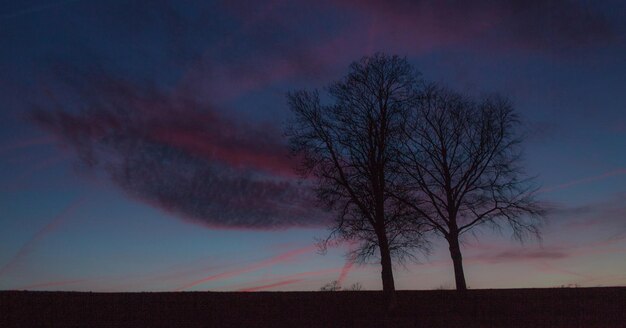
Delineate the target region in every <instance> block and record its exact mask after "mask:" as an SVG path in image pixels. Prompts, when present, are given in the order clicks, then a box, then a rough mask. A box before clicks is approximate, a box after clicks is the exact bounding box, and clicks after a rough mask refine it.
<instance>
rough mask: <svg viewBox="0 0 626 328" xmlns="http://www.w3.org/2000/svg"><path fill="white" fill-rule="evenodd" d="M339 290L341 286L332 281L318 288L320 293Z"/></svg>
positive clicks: (337, 282)
mask: <svg viewBox="0 0 626 328" xmlns="http://www.w3.org/2000/svg"><path fill="white" fill-rule="evenodd" d="M340 290H341V285H339V281H337V280H333V281H331V282H329V283H327V284H326V285H324V286H322V287H320V291H322V292H337V291H340Z"/></svg>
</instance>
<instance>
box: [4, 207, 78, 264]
mask: <svg viewBox="0 0 626 328" xmlns="http://www.w3.org/2000/svg"><path fill="white" fill-rule="evenodd" d="M83 202H84V200H83V199H79V200H77V201H74V202H72V203H71V204H70V205H68V206H67V207H66V208H65V209H64V210H63V211H61V213H59V214H58V215H57V216H55V217H54V218H53V219H52V220H51V221H50V222H48V224H46V225H45V226H44V227H43V228H41V229H40V230H39V231H37V233H35V235H33V236H32V237H31V238H30V239H29V240H28V241H26V242H25V243H24V244H23V245H22V247H20V249H19V250H18V251H17V253H16V254H15V255H13V257H12V258H11V259H10V260H9V261H8V262H7V263H5V264H4V265H3V266H2V267H1V268H0V276H2V275H3V274H6V273H7V272H9V271H11V270H13V268H14V267H15V266H16V265H17V264H19V263H20V262H21V261H22V260H23V259H24V258H25V257H27V256H28V255H29V254H30V253H32V252H33V250H35V247H36V246H37V244H39V242H41V241H42V240H43V239H44V238H45V237H46V236H47V235H49V234H50V233H52V232H54V231H56V230H57V229H58V228H59V227H60V226H61V225H63V223H65V222H66V221H67V220H68V219H69V218H70V216H71V214H72V213H73V212H74V211H75V210H76V208H78V207H79V206H81V205H82V203H83Z"/></svg>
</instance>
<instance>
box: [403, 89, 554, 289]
mask: <svg viewBox="0 0 626 328" xmlns="http://www.w3.org/2000/svg"><path fill="white" fill-rule="evenodd" d="M519 126H520V120H519V119H518V116H517V115H516V114H515V111H514V110H513V108H512V106H511V104H510V102H509V101H508V100H507V99H504V98H502V97H499V96H490V97H484V98H483V99H480V100H475V99H472V98H469V97H465V96H462V95H460V94H458V93H455V92H453V91H450V90H449V89H446V88H443V87H440V86H437V85H434V84H432V85H428V86H426V87H425V89H424V92H423V94H422V96H421V97H420V99H419V101H418V102H417V106H416V108H415V110H414V111H413V112H412V114H411V116H410V117H409V119H408V122H407V125H405V127H406V128H407V129H406V130H405V139H404V145H403V146H404V147H403V148H402V149H401V150H400V151H399V156H398V157H397V158H400V159H401V163H400V167H401V168H402V173H403V175H404V176H405V177H406V178H407V179H408V180H409V181H410V182H409V183H408V184H407V185H408V186H409V190H406V191H405V192H404V193H403V196H400V197H398V198H399V199H401V200H403V201H404V202H405V204H407V205H408V206H410V207H411V208H412V209H413V210H414V211H415V212H416V213H417V214H418V215H419V216H420V217H421V218H422V219H425V220H426V221H427V222H428V223H429V224H430V225H431V227H432V228H433V229H434V231H435V232H437V233H439V234H440V235H442V236H443V237H444V238H445V239H446V240H447V241H448V244H449V250H450V256H451V257H452V261H453V264H454V276H455V281H456V288H457V289H458V290H465V289H467V285H466V283H465V275H464V273H463V259H462V255H461V248H460V244H459V238H460V237H461V236H462V235H463V234H464V233H466V232H469V231H472V230H474V229H475V228H477V227H482V226H489V227H491V228H495V229H498V230H499V229H501V227H502V225H503V224H504V225H507V224H508V227H510V229H511V230H512V233H513V236H514V237H515V238H516V239H518V240H520V241H523V239H524V238H525V237H527V236H529V235H532V236H536V237H539V225H540V223H541V218H542V217H543V216H544V212H545V210H544V208H543V206H542V205H541V204H540V203H539V202H538V201H537V200H536V199H535V197H534V193H533V192H534V191H535V190H534V189H533V186H532V180H531V179H530V178H527V177H526V176H525V174H524V171H523V169H522V167H521V162H520V156H521V148H520V143H521V141H522V140H523V138H522V135H521V133H520V131H519ZM403 186H406V185H403ZM407 196H408V198H407Z"/></svg>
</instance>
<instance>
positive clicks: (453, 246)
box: [448, 234, 467, 291]
mask: <svg viewBox="0 0 626 328" xmlns="http://www.w3.org/2000/svg"><path fill="white" fill-rule="evenodd" d="M448 243H449V245H450V257H452V263H453V265H454V281H455V283H456V290H460V291H464V290H467V285H466V284H465V273H464V272H463V256H462V255H461V247H460V246H459V235H458V234H451V235H450V236H449V238H448Z"/></svg>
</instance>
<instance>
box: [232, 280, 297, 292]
mask: <svg viewBox="0 0 626 328" xmlns="http://www.w3.org/2000/svg"><path fill="white" fill-rule="evenodd" d="M302 280H303V279H289V280H283V281H279V282H275V283H272V284H267V285H262V286H256V287H249V288H244V289H240V290H239V291H240V292H256V291H260V290H266V289H271V288H275V287H280V286H285V285H292V284H295V283H298V282H301V281H302Z"/></svg>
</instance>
